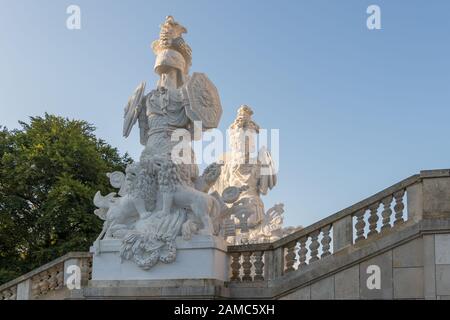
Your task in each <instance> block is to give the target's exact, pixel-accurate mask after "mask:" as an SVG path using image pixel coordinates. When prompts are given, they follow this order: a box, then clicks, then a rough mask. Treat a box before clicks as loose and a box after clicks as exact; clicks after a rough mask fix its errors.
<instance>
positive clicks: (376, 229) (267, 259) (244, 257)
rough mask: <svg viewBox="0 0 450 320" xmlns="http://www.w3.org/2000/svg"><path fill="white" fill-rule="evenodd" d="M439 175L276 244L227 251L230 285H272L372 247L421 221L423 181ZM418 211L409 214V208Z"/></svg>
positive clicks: (418, 178) (417, 178)
mask: <svg viewBox="0 0 450 320" xmlns="http://www.w3.org/2000/svg"><path fill="white" fill-rule="evenodd" d="M430 173H432V174H433V175H439V174H440V170H432V171H423V172H422V173H421V174H417V175H413V176H411V177H409V178H407V179H405V180H403V181H401V182H399V183H396V184H395V185H393V186H391V187H389V188H386V189H385V190H383V191H381V192H379V193H377V194H375V195H373V196H371V197H369V198H367V199H365V200H363V201H360V202H358V203H356V204H354V205H352V206H350V207H348V208H346V209H343V210H341V211H339V212H337V213H335V214H333V215H331V216H329V217H327V218H325V219H322V220H320V221H318V222H316V223H314V224H313V225H311V226H308V227H306V228H304V229H301V230H298V231H296V232H294V233H292V234H290V235H288V236H286V237H284V238H282V239H280V240H278V241H275V242H273V243H262V244H250V245H239V246H230V247H228V253H229V255H230V281H232V282H255V281H262V280H272V279H275V278H278V277H281V276H283V275H285V274H287V273H289V272H292V271H294V270H298V269H301V268H303V267H305V266H307V265H311V264H313V263H315V262H316V261H319V260H321V259H324V258H326V257H328V256H330V255H333V254H334V253H336V252H338V251H340V250H342V249H344V248H347V247H349V246H353V245H356V244H357V243H364V242H365V241H366V242H367V241H370V240H371V239H375V238H377V237H380V236H382V235H383V234H385V233H387V232H389V231H390V230H391V229H395V228H396V227H397V226H400V225H402V224H404V223H405V222H406V221H407V220H408V219H413V220H414V221H418V220H420V219H421V217H420V216H418V213H417V212H416V211H417V210H414V205H415V204H416V203H417V202H420V201H422V200H421V198H420V199H418V197H421V194H420V195H419V194H418V192H417V191H418V189H419V188H421V187H422V179H423V178H426V177H427V175H429V174H430ZM408 204H411V205H412V206H413V208H411V210H409V212H408V214H406V210H405V208H408Z"/></svg>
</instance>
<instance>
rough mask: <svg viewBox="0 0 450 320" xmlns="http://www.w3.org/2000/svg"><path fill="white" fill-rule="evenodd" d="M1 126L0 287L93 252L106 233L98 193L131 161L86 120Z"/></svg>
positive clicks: (50, 118) (43, 119) (47, 120)
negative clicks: (68, 257) (112, 174)
mask: <svg viewBox="0 0 450 320" xmlns="http://www.w3.org/2000/svg"><path fill="white" fill-rule="evenodd" d="M20 124H21V126H22V128H21V129H16V130H8V129H6V128H0V284H1V283H4V282H6V281H9V280H11V279H13V278H15V277H17V276H20V275H21V274H23V273H25V272H28V271H30V270H32V269H34V268H36V267H38V266H40V265H42V264H44V263H47V262H49V261H51V260H53V259H55V258H57V257H59V256H61V255H63V254H65V253H67V252H69V251H87V250H88V248H89V246H90V245H91V244H92V242H93V241H94V240H95V238H96V236H97V235H98V233H99V232H100V230H101V227H102V221H101V220H100V219H98V218H97V217H96V216H95V215H94V214H93V211H94V209H95V207H94V205H93V204H92V199H93V196H94V194H95V192H96V191H97V190H101V191H102V193H106V192H111V191H113V190H112V189H111V187H110V185H109V180H108V178H107V177H106V173H107V172H111V171H115V170H121V171H123V170H124V168H125V166H126V164H127V163H129V162H131V159H130V158H129V157H128V156H127V154H125V155H124V156H120V155H119V153H118V151H117V149H116V148H113V147H111V146H110V145H108V144H107V143H106V142H105V141H103V140H101V139H97V138H96V137H95V135H94V130H95V128H94V127H93V126H92V125H90V124H88V123H87V122H85V121H78V120H69V119H65V118H62V117H58V116H53V115H48V114H45V116H44V117H31V118H30V122H29V123H24V122H20Z"/></svg>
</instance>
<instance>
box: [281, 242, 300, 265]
mask: <svg viewBox="0 0 450 320" xmlns="http://www.w3.org/2000/svg"><path fill="white" fill-rule="evenodd" d="M296 245H297V242H296V241H292V242H289V243H288V244H287V245H286V249H287V253H286V256H285V257H284V259H285V261H286V269H285V270H284V271H285V272H291V271H294V270H295V269H294V264H295V246H296Z"/></svg>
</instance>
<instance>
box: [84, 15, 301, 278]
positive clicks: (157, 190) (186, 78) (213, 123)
mask: <svg viewBox="0 0 450 320" xmlns="http://www.w3.org/2000/svg"><path fill="white" fill-rule="evenodd" d="M186 32H187V30H186V29H185V28H184V27H183V26H181V25H180V24H179V23H177V22H176V21H175V20H174V19H173V17H171V16H168V17H167V18H166V20H165V22H164V23H163V24H162V25H161V31H160V35H159V39H157V40H155V41H154V42H153V43H152V49H153V52H154V54H155V55H156V61H155V66H154V70H155V72H156V73H157V74H158V75H159V80H158V83H157V86H156V89H154V90H152V91H150V92H149V93H147V94H145V86H146V84H145V82H142V83H141V84H140V85H139V86H138V87H137V89H136V90H135V92H134V93H133V95H132V96H131V97H130V99H129V101H128V104H127V106H126V107H125V115H124V127H123V134H124V136H125V137H128V135H129V134H130V132H131V129H132V127H133V126H134V125H135V124H136V122H137V123H138V125H139V130H140V143H141V144H142V145H143V146H144V149H143V151H142V154H141V156H140V159H139V162H134V163H132V164H129V165H128V166H127V168H126V171H125V173H122V172H112V173H108V177H109V179H110V183H111V185H112V186H113V187H114V188H117V189H118V192H117V193H110V194H108V195H106V196H102V195H101V194H100V192H97V194H96V195H95V197H94V204H95V205H96V206H97V207H98V209H97V210H95V214H96V215H97V216H98V217H100V218H101V219H102V220H104V226H103V230H102V232H101V233H100V235H99V237H98V238H97V240H96V241H95V243H94V245H93V247H92V248H91V251H93V252H94V265H93V279H94V280H95V279H110V280H114V279H117V280H120V279H139V278H146V279H152V278H153V277H152V276H143V274H142V273H140V274H139V273H136V270H134V269H133V270H134V271H130V270H131V268H133V266H131V265H134V268H136V266H137V267H138V268H137V269H139V270H141V271H146V273H147V274H151V273H152V272H153V271H154V270H155V268H156V267H159V268H161V266H162V267H163V268H164V267H165V268H167V267H168V266H169V264H170V265H171V264H176V263H175V262H178V263H179V264H182V265H181V266H178V267H176V268H175V269H174V270H172V272H171V273H170V272H169V273H170V274H167V273H166V272H162V273H160V275H159V277H160V278H164V277H168V278H177V277H179V278H183V277H184V278H192V277H196V275H193V274H186V268H185V267H191V268H196V266H195V265H192V260H196V259H197V260H198V259H212V260H215V259H216V260H217V259H218V254H217V252H216V253H214V252H215V251H218V252H222V254H221V255H219V256H221V258H219V260H220V259H222V260H220V261H219V262H218V263H219V264H224V266H223V269H224V270H225V271H224V272H223V275H220V276H218V278H222V279H224V280H226V277H227V275H226V273H227V272H226V269H227V266H226V261H224V260H226V255H225V251H226V246H227V245H233V244H246V243H258V242H270V241H273V240H276V239H278V238H280V237H282V236H283V235H285V234H287V233H290V232H292V231H293V228H283V227H282V224H283V205H282V204H277V205H275V206H274V207H273V208H271V209H269V210H267V212H265V209H264V204H263V202H262V200H261V198H260V195H261V194H266V193H267V192H268V191H269V190H270V189H272V188H273V187H274V186H275V184H276V181H277V177H276V173H275V169H274V164H273V161H272V158H271V156H270V153H269V152H268V151H267V150H266V149H263V148H262V149H260V150H259V151H257V152H256V156H252V155H253V154H254V152H251V149H252V147H254V140H253V139H254V137H255V136H256V135H257V134H258V132H259V126H258V125H257V124H256V123H255V122H254V121H253V120H252V114H253V112H252V110H251V108H250V107H248V106H241V107H240V108H239V110H238V115H237V118H236V120H235V121H234V122H233V123H232V125H231V126H230V130H229V132H230V146H229V149H230V151H229V152H227V153H225V154H223V155H222V156H220V157H219V159H217V162H216V163H212V164H210V165H209V166H208V167H206V169H205V170H204V171H203V173H202V174H200V173H199V168H198V166H197V164H196V161H195V155H194V152H193V150H192V149H191V148H190V147H189V148H188V149H189V150H188V151H189V152H188V154H189V155H188V159H189V160H190V161H179V158H178V156H179V155H178V154H177V155H176V154H174V150H175V149H176V148H177V146H178V145H179V143H180V141H179V139H174V138H173V135H174V133H176V132H180V131H184V132H186V133H188V135H187V136H188V137H190V138H189V139H190V140H191V141H188V142H189V143H188V145H190V143H191V142H193V140H194V139H199V138H201V134H200V137H199V134H198V133H195V131H196V130H198V129H199V128H198V127H199V123H200V129H201V131H206V130H209V129H212V128H216V127H217V126H218V124H219V121H220V118H221V115H222V106H221V103H220V99H219V95H218V92H217V89H216V87H215V86H214V84H213V83H212V82H211V81H210V80H209V79H208V77H207V76H206V75H205V74H202V73H193V74H192V76H190V75H189V68H190V66H191V61H192V51H191V48H190V47H189V45H188V44H187V43H186V42H185V41H184V39H183V37H182V34H183V33H186ZM244 135H245V137H246V138H245V139H242V137H243V136H244ZM183 137H186V135H183ZM242 141H244V142H242ZM176 150H178V149H176ZM183 152H185V153H186V148H184V149H183ZM183 156H184V157H183V159H184V160H186V154H184V155H183ZM263 169H264V170H263ZM191 249H196V251H192V250H191ZM180 250H186V251H185V253H184V255H185V257H184V258H183V259H181V260H182V261H179V260H180V259H179V257H178V256H179V251H180ZM190 250H191V251H190ZM202 250H206V251H205V252H203V253H204V254H203V255H202ZM206 252H208V254H207V253H206ZM196 263H197V264H198V263H199V261H197V262H196ZM200 263H202V261H200ZM203 263H205V264H207V262H203ZM117 264H119V266H118V265H117ZM189 264H190V265H189ZM188 265H189V266H188ZM183 266H184V268H183ZM114 268H116V269H117V270H118V271H117V272H110V271H111V269H114ZM200 268H201V267H200ZM211 268H213V269H214V268H217V261H215V262H213V264H212V267H211ZM149 269H152V270H149ZM147 270H149V271H147ZM133 272H134V273H133ZM211 272H212V273H214V271H211ZM124 273H127V274H128V275H129V276H124ZM133 274H134V275H133ZM197 276H198V277H207V276H208V272H206V275H205V274H198V275H197ZM211 276H212V277H214V275H213V274H211Z"/></svg>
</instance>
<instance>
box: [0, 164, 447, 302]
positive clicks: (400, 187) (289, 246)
mask: <svg viewBox="0 0 450 320" xmlns="http://www.w3.org/2000/svg"><path fill="white" fill-rule="evenodd" d="M449 241H450V169H446V170H429V171H422V172H421V173H420V174H417V175H414V176H411V177H409V178H407V179H405V180H403V181H401V182H399V183H397V184H395V185H393V186H391V187H389V188H386V189H385V190H383V191H381V192H379V193H377V194H375V195H373V196H371V197H369V198H367V199H365V200H363V201H360V202H358V203H356V204H354V205H353V206H350V207H348V208H346V209H344V210H341V211H339V212H337V213H335V214H333V215H331V216H329V217H326V218H325V219H322V220H320V221H318V222H316V223H314V224H312V225H310V226H308V227H306V228H303V229H301V230H298V231H296V232H294V233H292V234H290V235H288V236H286V237H284V238H282V239H279V240H277V241H275V242H272V243H261V244H248V245H239V246H229V247H228V248H226V249H225V248H224V250H226V252H227V255H228V259H225V263H228V264H229V270H230V272H229V277H228V280H229V281H227V280H225V281H223V280H221V281H217V279H216V280H215V281H216V282H211V283H210V282H208V283H206V282H204V285H203V284H201V283H203V282H202V281H203V280H201V279H200V280H198V282H199V283H200V286H203V287H195V286H194V284H196V283H197V282H195V281H194V280H192V279H191V280H183V281H187V282H188V283H186V284H185V285H186V286H188V288H184V287H183V286H184V284H183V285H180V283H185V282H183V281H181V280H180V281H181V282H180V281H178V280H173V281H175V283H174V284H173V285H172V287H170V286H169V287H167V288H165V287H164V286H163V287H161V286H162V284H161V281H156V282H155V283H149V284H148V285H147V284H145V286H144V287H145V288H137V287H136V288H134V287H127V286H133V285H132V284H131V282H126V283H125V284H123V285H124V286H125V288H123V292H122V291H120V290H119V291H117V290H116V288H114V290H115V291H114V290H112V289H110V288H109V287H106V288H103V289H102V288H100V287H99V284H98V283H96V281H90V282H89V285H88V281H89V280H91V276H90V274H91V269H92V257H91V255H90V254H89V253H69V254H67V255H65V256H63V257H61V258H59V259H56V260H54V261H52V262H50V263H48V264H46V265H44V266H42V267H40V268H38V269H36V270H34V271H32V272H29V273H28V274H25V275H23V276H21V277H19V278H18V279H16V280H13V281H11V282H9V283H6V284H4V285H2V286H0V299H1V300H7V299H8V300H16V299H17V300H22V299H65V298H80V299H85V298H87V299H89V298H99V297H104V298H108V297H109V298H111V297H123V295H125V296H127V294H130V292H133V294H137V295H139V294H140V295H141V296H142V297H144V298H155V297H161V296H165V297H178V298H180V297H181V298H189V297H191V296H192V295H196V296H201V297H210V298H269V299H272V298H275V299H278V298H295V299H303V298H305V299H321V298H330V299H334V298H336V299H340V298H342V297H353V298H361V299H368V298H374V299H379V298H381V299H391V298H395V299H397V298H400V299H401V298H417V299H422V298H427V299H428V298H430V299H436V298H450V277H449V275H450V253H449V251H448V245H449V243H450V242H449ZM227 261H228V262H227ZM371 264H376V265H379V266H382V267H383V270H384V271H383V272H384V273H383V276H382V281H383V286H384V287H385V288H386V289H385V290H378V291H368V289H367V288H366V287H365V284H366V279H367V277H368V274H367V266H369V265H371ZM70 265H77V266H79V267H80V270H81V287H82V289H83V290H78V291H79V292H72V295H71V294H70V293H69V292H68V291H69V290H67V289H65V288H66V285H65V283H66V281H67V277H68V276H69V275H68V274H67V268H68V266H70ZM225 278H227V277H225ZM438 278H439V279H440V280H439V281H436V280H437V279H438ZM411 279H414V281H412V280H411ZM210 280H211V279H210ZM177 281H178V282H177ZM169 282H170V281H169ZM169 282H168V281H167V280H164V285H167V286H168V283H169ZM139 283H140V282H139V281H138V282H137V284H135V285H136V286H139ZM180 286H181V287H180ZM189 286H190V287H189ZM138 289H139V290H141V289H142V290H141V291H139V290H138ZM102 290H103V291H102ZM108 290H109V291H108ZM111 290H112V291H111ZM129 290H132V291H129ZM75 291H77V290H75ZM127 297H128V296H127Z"/></svg>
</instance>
